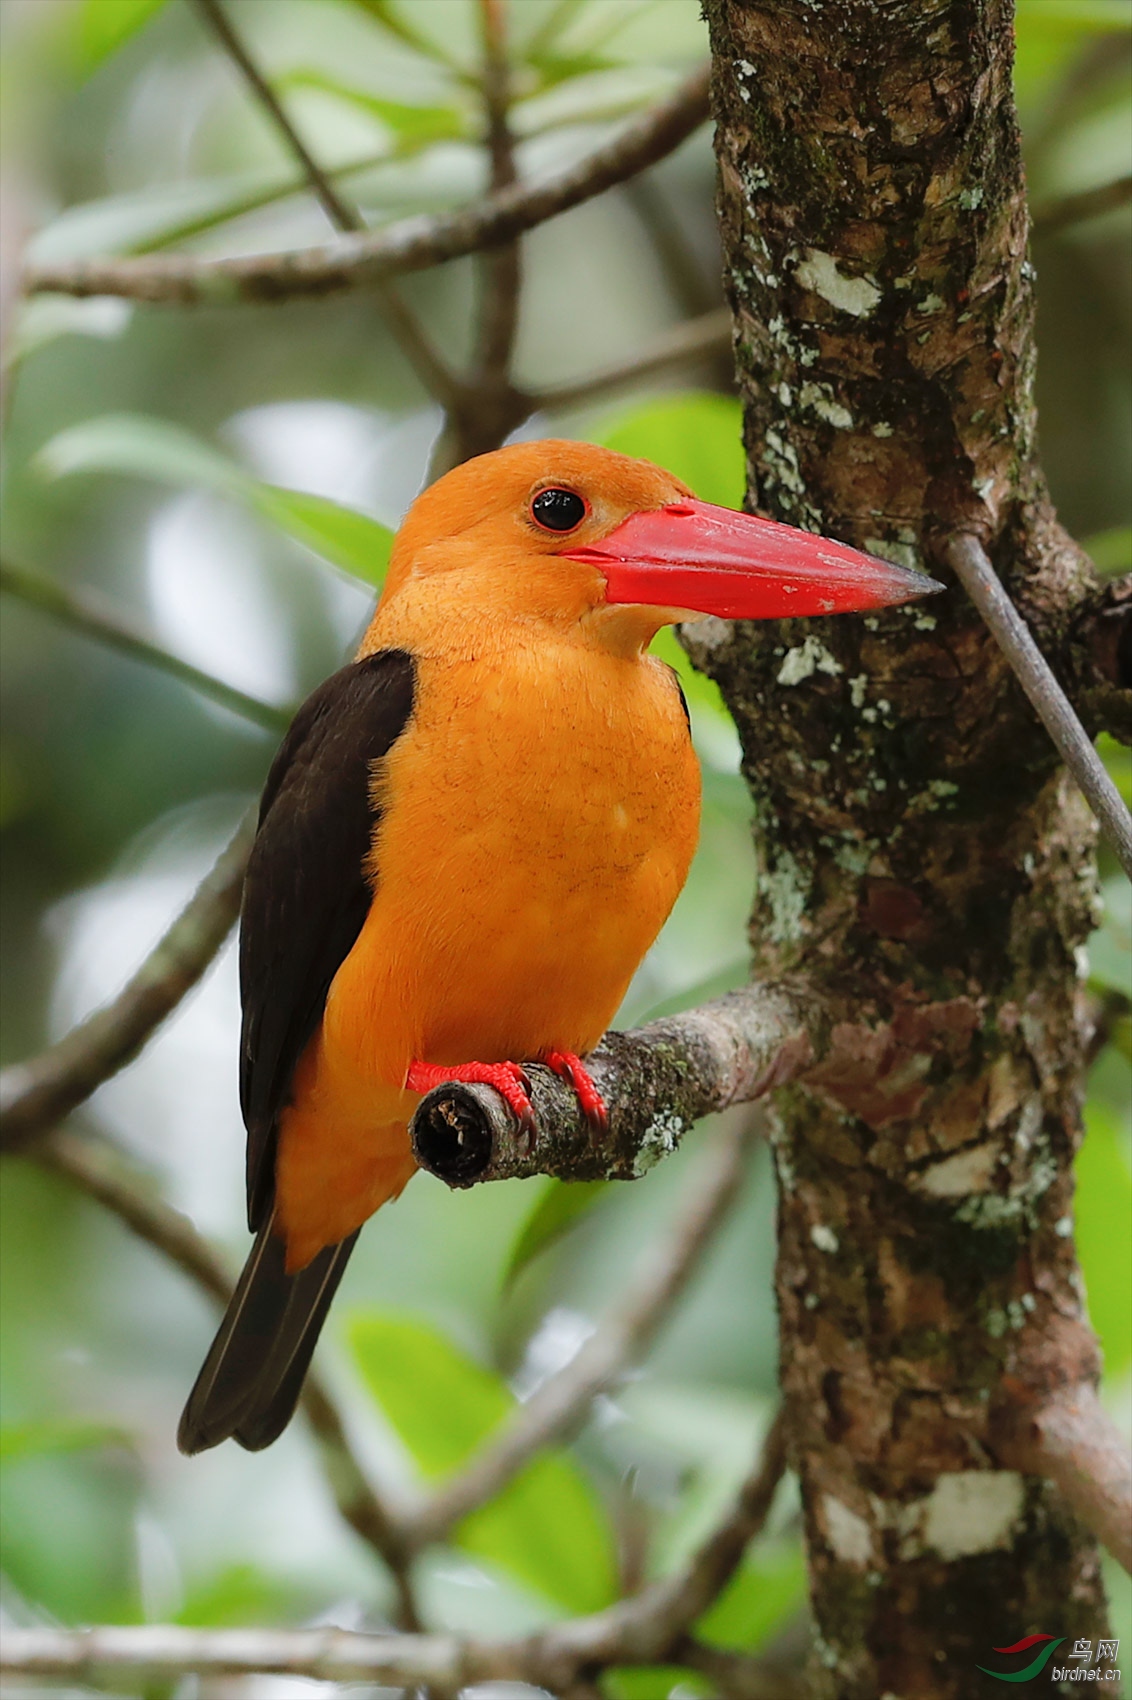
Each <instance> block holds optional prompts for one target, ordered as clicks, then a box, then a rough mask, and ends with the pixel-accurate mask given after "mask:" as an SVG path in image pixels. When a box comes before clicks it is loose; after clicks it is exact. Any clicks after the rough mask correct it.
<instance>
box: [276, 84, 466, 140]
mask: <svg viewBox="0 0 1132 1700" xmlns="http://www.w3.org/2000/svg"><path fill="white" fill-rule="evenodd" d="M279 85H280V87H282V88H296V89H316V90H318V92H319V93H320V94H328V95H332V96H333V97H334V98H335V99H336V100H340V101H342V102H344V103H345V104H346V105H348V106H353V107H357V108H358V109H359V110H360V111H362V112H365V113H367V114H368V116H369V117H371V118H376V119H377V120H378V122H379V123H381V124H384V125H385V126H386V127H387V128H388V129H390V130H392V131H393V133H394V134H395V135H396V136H398V137H399V138H400V139H401V140H402V141H405V142H411V143H413V144H414V146H415V147H421V146H425V145H427V144H428V143H430V142H449V141H464V140H467V139H468V138H469V137H470V136H471V135H472V133H473V131H472V124H471V121H470V119H469V116H468V114H467V113H465V112H463V111H461V109H460V108H459V107H455V106H413V105H411V104H410V103H409V102H407V101H403V100H388V99H385V98H383V97H382V96H381V95H376V94H373V93H371V91H370V90H369V89H367V88H359V87H358V86H357V85H356V84H353V83H346V82H343V81H342V79H341V78H340V77H332V76H330V75H329V74H328V73H327V72H325V71H318V70H298V71H289V72H288V73H287V75H286V76H285V77H281V78H279Z"/></svg>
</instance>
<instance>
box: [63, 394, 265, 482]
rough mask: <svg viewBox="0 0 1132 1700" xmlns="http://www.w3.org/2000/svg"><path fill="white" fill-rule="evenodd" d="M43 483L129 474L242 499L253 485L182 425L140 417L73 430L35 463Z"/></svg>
mask: <svg viewBox="0 0 1132 1700" xmlns="http://www.w3.org/2000/svg"><path fill="white" fill-rule="evenodd" d="M34 464H35V466H36V469H37V470H38V471H39V472H40V473H42V475H43V476H44V477H45V478H68V477H71V476H72V475H73V474H74V473H76V472H125V473H132V474H135V475H136V476H138V477H141V478H154V479H157V480H158V482H160V483H163V484H200V485H203V486H204V487H205V488H206V489H209V490H221V491H223V492H224V493H225V494H226V495H243V494H244V493H245V485H246V484H247V483H249V482H250V479H249V477H248V474H247V473H245V472H243V471H242V470H241V468H240V467H238V466H237V465H236V463H235V462H234V461H231V460H229V459H228V458H227V456H225V455H223V454H221V453H220V451H219V450H218V449H214V448H212V447H210V445H209V444H207V443H202V442H201V440H200V439H199V437H194V436H193V435H192V433H191V432H190V431H185V430H183V429H182V427H181V426H180V425H170V424H169V423H168V421H166V420H164V419H150V418H147V417H145V416H144V415H142V414H140V413H102V414H99V415H98V416H97V418H94V419H84V420H83V421H82V423H81V424H79V425H70V426H68V427H67V429H66V430H65V431H60V433H59V435H58V436H56V437H52V438H51V439H50V441H49V442H47V443H45V444H44V446H43V447H42V448H41V449H40V451H39V453H38V454H37V455H36V457H35V463H34Z"/></svg>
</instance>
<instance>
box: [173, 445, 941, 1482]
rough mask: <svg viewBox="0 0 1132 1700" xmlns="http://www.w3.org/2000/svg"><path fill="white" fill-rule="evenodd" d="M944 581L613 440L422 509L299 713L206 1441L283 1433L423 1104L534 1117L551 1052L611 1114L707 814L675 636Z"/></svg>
mask: <svg viewBox="0 0 1132 1700" xmlns="http://www.w3.org/2000/svg"><path fill="white" fill-rule="evenodd" d="M932 588H935V587H934V586H933V585H932V583H931V581H930V580H928V579H925V578H923V577H922V576H921V575H919V574H916V573H912V572H908V571H907V570H905V569H904V568H901V567H897V566H893V565H891V564H890V563H888V562H887V561H879V560H875V559H873V558H872V557H871V556H867V555H861V554H858V553H857V552H856V551H855V550H852V549H849V548H846V547H845V546H844V545H842V544H839V543H832V542H829V541H827V540H826V539H824V538H821V537H816V536H813V535H811V534H810V533H808V532H802V531H795V530H793V529H791V528H790V527H788V526H782V525H776V524H773V523H772V522H770V521H768V520H763V519H757V518H753V517H751V516H749V515H746V514H739V513H732V512H731V511H730V510H729V509H725V508H718V507H713V506H711V505H709V504H708V503H705V502H699V501H697V500H696V499H695V498H694V497H693V496H692V494H691V492H690V491H689V490H688V489H687V488H686V487H685V486H684V485H683V484H681V483H680V482H679V480H678V479H676V478H673V477H672V476H671V475H670V474H669V473H667V472H664V471H662V470H661V469H660V468H659V467H657V466H653V465H651V464H650V463H649V462H647V461H641V460H630V459H628V458H627V457H626V456H624V455H618V454H612V453H610V452H609V451H607V450H604V449H599V448H594V447H592V446H591V445H588V444H585V443H575V442H541V443H524V444H520V445H517V446H515V447H511V448H505V449H500V450H499V451H497V452H496V453H494V454H488V455H483V456H481V457H479V458H478V459H476V460H472V461H468V462H466V463H465V464H464V465H462V466H459V467H457V468H456V469H455V470H454V471H452V472H449V473H448V474H447V475H446V476H445V477H443V478H441V479H440V480H439V481H438V482H437V483H436V484H434V485H432V487H431V488H430V489H428V490H426V491H425V492H424V494H423V495H422V496H420V497H419V498H418V500H417V501H416V502H415V503H414V505H413V507H412V508H411V509H410V511H409V514H408V517H407V518H406V520H405V523H404V525H403V526H402V528H401V530H400V532H399V534H398V536H397V540H396V543H395V545H394V549H393V555H392V560H391V564H390V569H389V576H388V581H387V583H386V587H385V590H384V593H383V595H382V597H381V601H380V604H379V606H378V609H377V613H376V615H375V617H374V619H373V622H372V624H371V625H370V627H369V629H368V631H367V632H366V634H365V637H364V639H363V640H362V644H361V648H360V649H359V651H358V654H357V657H356V659H355V660H354V661H353V662H351V664H350V665H349V666H347V667H344V668H342V670H341V671H340V672H338V673H335V674H334V676H333V677H332V678H330V679H328V680H327V681H326V682H325V684H322V685H320V686H319V687H318V689H317V690H316V691H315V692H314V693H313V694H312V695H311V696H310V697H309V698H308V699H307V701H306V702H305V703H304V704H303V706H302V707H301V708H300V709H299V711H298V713H297V715H296V716H295V719H294V722H293V724H292V726H291V729H290V731H289V732H288V733H287V736H286V738H285V739H284V741H283V745H282V748H281V749H280V751H279V753H278V755H277V756H276V758H275V761H274V763H273V765H272V768H271V771H270V773H269V775H268V779H267V784H266V787H265V789H264V794H263V801H262V806H261V809H260V819H259V831H258V835H257V837H256V840H255V846H254V848H253V850H252V854H251V860H250V862H249V865H248V871H247V878H246V883H245V888H244V900H243V911H242V917H241V928H240V979H241V992H242V998H243V1033H242V1044H241V1057H240V1095H241V1104H242V1108H243V1114H244V1120H245V1122H246V1124H247V1130H248V1172H247V1181H248V1213H249V1221H250V1226H251V1227H252V1229H253V1230H254V1231H255V1233H256V1240H255V1244H254V1245H253V1247H252V1250H251V1253H250V1255H249V1258H248V1261H247V1264H246V1266H245V1268H244V1271H243V1274H242V1275H241V1277H240V1281H239V1284H238V1286H237V1288H236V1292H235V1295H234V1297H233V1299H232V1301H231V1303H230V1305H229V1307H228V1311H227V1314H226V1315H225V1317H224V1320H223V1322H222V1324H221V1326H220V1330H219V1332H218V1334H217V1336H216V1339H215V1341H214V1342H213V1345H212V1348H211V1350H210V1351H209V1354H208V1357H207V1359H206V1360H205V1364H204V1367H203V1369H202V1370H201V1372H200V1375H199V1377H198V1378H197V1382H196V1385H195V1386H194V1388H193V1391H192V1393H191V1395H190V1397H189V1401H188V1404H187V1406H186V1408H185V1412H184V1415H183V1417H182V1419H181V1425H180V1430H179V1433H178V1440H179V1443H180V1445H181V1447H182V1449H183V1450H184V1451H186V1452H198V1451H201V1450H203V1449H204V1448H206V1447H209V1446H215V1445H216V1444H217V1443H218V1442H219V1441H221V1440H224V1439H226V1438H227V1437H228V1436H234V1437H235V1438H236V1439H237V1440H238V1441H239V1442H240V1443H241V1445H243V1446H246V1447H248V1448H249V1449H251V1450H256V1449H258V1448H260V1447H264V1446H268V1445H270V1443H271V1442H272V1441H273V1440H274V1439H275V1438H276V1436H277V1435H278V1434H279V1433H280V1432H281V1431H282V1429H283V1428H284V1427H285V1426H286V1424H287V1422H288V1421H289V1419H290V1417H291V1414H292V1412H293V1410H294V1408H295V1403H296V1400H297V1399H298V1396H299V1393H300V1391H301V1388H302V1382H303V1377H304V1376H305V1374H306V1369H307V1365H308V1363H309V1361H310V1356H311V1352H312V1351H313V1349H314V1344H315V1340H316V1339H317V1337H318V1332H319V1329H320V1328H321V1326H322V1322H323V1320H324V1318H325V1315H326V1312H327V1309H328V1307H329V1305H330V1301H331V1299H332V1297H333V1294H334V1291H335V1288H336V1287H337V1285H338V1281H339V1279H340V1278H341V1275H342V1271H343V1269H344V1267H345V1264H346V1260H347V1258H348V1257H349V1255H350V1251H351V1249H352V1247H353V1244H354V1241H355V1239H356V1237H357V1234H358V1230H359V1229H360V1227H361V1225H362V1223H363V1222H365V1221H366V1219H367V1218H368V1217H369V1216H371V1215H372V1214H373V1212H374V1211H375V1210H376V1209H378V1207H379V1206H380V1205H381V1204H384V1203H385V1202H386V1200H388V1199H391V1198H396V1197H397V1195H398V1193H400V1191H401V1190H402V1188H403V1187H404V1185H405V1183H406V1182H407V1181H408V1179H409V1177H410V1176H411V1175H412V1173H413V1169H414V1163H413V1156H412V1151H411V1147H410V1144H409V1138H408V1132H407V1127H408V1123H409V1120H410V1118H411V1116H412V1113H413V1110H414V1108H415V1106H416V1104H417V1103H418V1102H419V1100H420V1096H421V1095H422V1094H423V1093H425V1092H427V1091H428V1090H430V1088H431V1087H433V1086H434V1085H437V1084H439V1083H440V1082H442V1081H446V1080H453V1079H457V1080H477V1081H486V1082H488V1083H490V1084H491V1085H493V1086H495V1087H496V1088H498V1090H499V1091H500V1092H501V1093H502V1094H503V1096H504V1097H505V1098H506V1099H507V1101H508V1102H509V1103H510V1104H511V1106H512V1108H513V1109H514V1110H515V1112H516V1113H517V1114H518V1115H519V1116H520V1117H521V1118H523V1119H524V1120H527V1121H529V1120H530V1118H531V1109H530V1103H529V1099H528V1097H527V1092H526V1083H525V1080H524V1076H523V1073H522V1069H521V1066H520V1065H521V1064H522V1062H523V1061H524V1060H534V1059H537V1060H539V1061H542V1062H544V1063H547V1064H549V1066H550V1067H551V1068H553V1069H555V1070H557V1071H558V1072H560V1073H562V1074H563V1075H565V1076H566V1077H567V1078H568V1079H569V1080H570V1081H571V1082H572V1084H573V1086H574V1088H575V1091H576V1092H577V1095H578V1098H579V1100H580V1103H581V1107H582V1109H583V1111H584V1112H585V1113H586V1114H588V1115H590V1116H592V1117H595V1118H597V1119H599V1120H600V1119H601V1118H602V1117H603V1115H604V1108H603V1106H602V1103H601V1100H600V1098H599V1097H598V1094H597V1092H596V1089H595V1088H594V1086H593V1083H592V1082H591V1080H590V1078H589V1076H588V1074H587V1073H586V1070H585V1066H584V1064H583V1063H582V1061H581V1058H582V1057H583V1056H584V1055H585V1054H586V1052H587V1051H589V1050H591V1049H592V1048H593V1046H594V1045H595V1044H596V1043H597V1041H598V1040H599V1039H600V1037H601V1035H602V1033H603V1032H604V1031H605V1029H606V1027H607V1025H608V1023H609V1021H610V1020H611V1018H612V1016H613V1014H614V1012H615V1011H616V1009H617V1006H618V1004H619V1003H620V1002H621V999H622V997H623V995H624V993H625V990H626V987H627V986H628V984H629V981H630V979H631V977H632V975H633V973H634V971H635V970H636V968H637V966H638V964H639V963H640V961H641V958H642V957H643V956H644V954H645V952H646V950H647V949H648V948H649V946H650V945H651V943H652V942H653V940H654V938H655V937H656V935H657V933H658V932H659V930H660V928H661V926H662V924H663V922H664V920H665V918H666V916H667V915H668V912H669V910H670V909H671V908H672V905H673V903H674V902H675V900H676V897H677V894H678V893H679V891H680V888H681V886H682V885H683V883H684V879H685V876H686V874H687V872H688V866H689V863H690V862H691V859H692V853H693V850H694V848H695V843H696V835H697V830H698V823H699V792H700V784H699V773H698V769H697V764H696V760H695V756H694V754H693V752H692V745H691V739H690V737H689V729H688V719H687V710H686V708H685V705H684V703H683V699H682V695H681V692H680V687H679V684H678V682H677V680H676V677H675V675H674V674H673V672H672V671H671V669H670V668H668V667H666V666H665V665H664V664H663V663H661V662H660V661H658V660H656V659H655V658H654V657H651V656H650V655H649V654H648V646H649V643H650V642H651V640H652V638H653V637H654V636H655V634H656V632H657V631H658V630H659V629H660V627H661V626H663V625H666V624H671V623H674V622H676V621H681V620H688V619H695V618H697V617H699V616H702V615H705V614H715V615H720V616H723V617H725V618H741V619H769V618H777V617H780V616H784V615H803V614H819V613H820V614H825V613H839V612H845V611H849V610H855V609H867V608H878V607H882V606H884V605H885V604H888V603H895V602H903V601H907V600H908V599H909V598H911V597H913V596H917V595H922V594H923V593H924V592H925V591H926V590H929V589H932Z"/></svg>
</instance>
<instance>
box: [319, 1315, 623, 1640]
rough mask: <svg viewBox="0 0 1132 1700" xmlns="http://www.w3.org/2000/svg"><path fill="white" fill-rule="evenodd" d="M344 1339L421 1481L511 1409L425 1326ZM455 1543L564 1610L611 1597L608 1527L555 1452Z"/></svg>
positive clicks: (503, 1389) (362, 1323)
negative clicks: (525, 1584)
mask: <svg viewBox="0 0 1132 1700" xmlns="http://www.w3.org/2000/svg"><path fill="white" fill-rule="evenodd" d="M349 1339H350V1345H351V1348H352V1350H353V1353H354V1357H355V1360H356V1362H357V1364H358V1368H359V1369H360V1371H361V1374H362V1378H363V1380H364V1382H365V1384H366V1386H367V1388H368V1389H369V1391H370V1393H371V1394H372V1395H373V1397H374V1399H375V1400H376V1401H377V1403H378V1404H379V1405H380V1406H381V1408H382V1410H383V1411H384V1413H385V1416H386V1418H387V1419H388V1421H389V1422H390V1424H391V1425H392V1427H393V1428H394V1430H395V1431H396V1433H397V1434H398V1436H399V1437H400V1439H401V1441H402V1443H403V1444H404V1446H405V1447H406V1449H407V1450H408V1452H409V1453H410V1455H411V1456H412V1458H413V1460H414V1461H415V1463H416V1464H417V1466H418V1468H419V1469H420V1471H421V1473H422V1475H424V1476H425V1477H427V1478H428V1479H430V1480H434V1481H435V1480H437V1479H439V1478H441V1477H444V1476H446V1475H450V1474H451V1473H452V1472H453V1471H455V1470H458V1469H459V1468H460V1466H461V1465H463V1464H464V1463H466V1461H467V1460H468V1459H469V1458H470V1457H471V1456H472V1455H473V1453H475V1452H476V1451H478V1449H479V1448H480V1447H481V1446H482V1445H483V1443H484V1442H485V1441H486V1440H488V1439H489V1437H490V1436H491V1435H492V1434H493V1433H494V1432H495V1431H496V1430H497V1429H498V1428H500V1427H501V1425H502V1424H503V1423H505V1422H506V1421H507V1419H508V1418H509V1417H510V1415H511V1414H512V1412H513V1411H514V1410H515V1409H516V1406H517V1403H518V1402H517V1400H516V1399H515V1397H514V1395H513V1394H512V1393H511V1391H510V1389H509V1388H508V1387H507V1385H506V1383H505V1382H504V1381H503V1380H502V1379H501V1377H500V1376H498V1375H496V1374H495V1373H494V1372H493V1371H491V1370H489V1369H485V1368H484V1366H483V1365H482V1364H478V1363H476V1362H475V1361H474V1360H473V1359H472V1358H470V1357H468V1356H467V1355H466V1354H465V1353H463V1352H461V1351H459V1350H458V1349H457V1348H456V1347H455V1346H453V1345H452V1343H451V1342H450V1341H449V1340H447V1339H446V1338H445V1337H444V1335H442V1334H440V1333H439V1332H438V1331H437V1330H435V1329H433V1328H430V1327H428V1326H427V1325H426V1324H424V1323H421V1322H417V1321H415V1320H412V1319H409V1318H404V1317H397V1316H391V1315H388V1314H384V1313H373V1312H370V1313H367V1314H366V1315H364V1316H360V1317H358V1318H356V1319H355V1320H354V1321H353V1323H352V1324H351V1326H350V1329H349ZM454 1538H455V1541H456V1543H457V1544H458V1545H459V1546H461V1547H462V1548H464V1549H465V1551H467V1552H471V1553H474V1554H475V1555H476V1556H477V1557H478V1558H483V1559H488V1560H490V1561H491V1562H493V1563H495V1564H497V1565H499V1566H500V1568H501V1569H503V1570H506V1571H508V1572H509V1573H510V1574H511V1575H513V1576H515V1577H517V1578H519V1579H520V1580H521V1581H523V1582H525V1583H527V1584H528V1585H529V1586H530V1587H532V1588H534V1589H536V1590H537V1591H538V1592H539V1593H541V1594H544V1595H545V1596H546V1597H547V1598H548V1599H550V1600H553V1601H555V1602H556V1603H557V1604H559V1605H561V1606H564V1607H565V1608H566V1609H567V1610H569V1611H574V1612H588V1611H598V1610H600V1609H601V1608H602V1607H603V1606H605V1605H608V1604H609V1603H610V1601H611V1600H613V1599H614V1598H615V1597H616V1592H617V1588H616V1564H615V1558H614V1544H613V1538H612V1534H611V1532H610V1528H609V1523H608V1519H607V1518H606V1515H605V1512H604V1510H603V1508H602V1506H601V1503H600V1501H599V1499H598V1497H597V1495H596V1493H595V1492H594V1490H593V1488H592V1487H591V1486H590V1484H589V1482H588V1481H587V1479H586V1477H585V1476H584V1475H583V1473H582V1471H581V1470H580V1469H579V1468H578V1466H577V1465H576V1464H575V1463H574V1461H573V1459H572V1458H570V1457H569V1455H568V1454H567V1453H565V1452H562V1451H560V1450H554V1451H548V1452H544V1453H542V1454H541V1455H540V1456H539V1457H537V1458H535V1459H534V1460H532V1462H531V1463H530V1464H528V1465H527V1466H526V1468H525V1469H523V1470H522V1471H521V1472H520V1473H519V1474H518V1475H517V1476H516V1477H515V1478H514V1479H513V1480H512V1481H511V1482H509V1483H508V1485H507V1487H506V1488H504V1490H503V1492H502V1493H501V1494H499V1495H498V1497H497V1498H496V1499H494V1500H493V1501H492V1502H491V1503H490V1504H489V1505H485V1506H483V1507H482V1508H481V1509H480V1510H479V1511H476V1512H474V1513H473V1514H472V1515H471V1516H470V1517H468V1518H466V1519H465V1520H464V1522H463V1523H461V1524H460V1525H459V1527H458V1529H457V1530H456V1531H455V1537H454Z"/></svg>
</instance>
